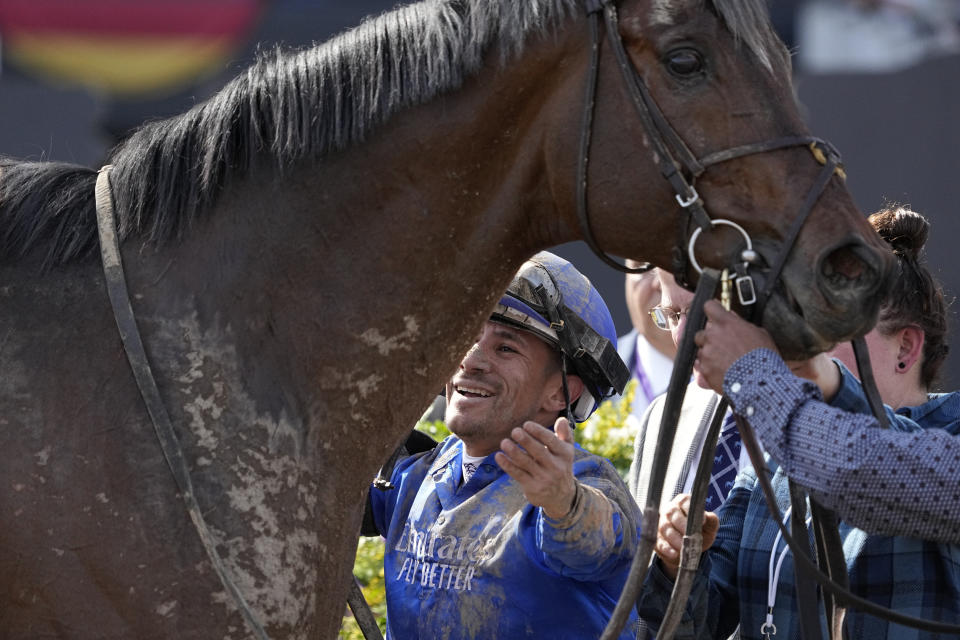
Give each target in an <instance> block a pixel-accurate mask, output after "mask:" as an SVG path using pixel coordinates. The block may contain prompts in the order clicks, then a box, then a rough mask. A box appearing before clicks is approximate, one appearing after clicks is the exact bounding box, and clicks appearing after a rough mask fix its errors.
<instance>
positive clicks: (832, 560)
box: [577, 0, 960, 640]
mask: <svg viewBox="0 0 960 640" xmlns="http://www.w3.org/2000/svg"><path fill="white" fill-rule="evenodd" d="M586 4H587V14H588V21H589V23H590V45H591V54H590V69H589V72H588V76H587V83H586V95H585V100H584V110H583V118H582V122H581V137H580V149H579V156H578V162H577V215H578V218H579V222H580V228H581V231H582V233H583V236H584V239H585V241H586V242H587V244H588V245H589V246H590V248H591V249H592V250H593V252H594V253H595V254H596V255H597V256H598V257H599V258H600V259H601V260H603V261H604V262H605V263H606V264H608V265H610V266H612V267H613V268H615V269H617V270H619V271H624V272H626V273H638V272H644V271H648V270H649V269H650V268H652V265H650V264H649V263H648V264H646V265H644V266H641V267H639V268H636V269H630V268H627V267H625V266H624V265H622V264H620V263H619V262H618V261H616V260H615V259H613V258H612V257H610V256H609V255H607V254H606V253H605V252H604V251H603V250H602V249H601V248H600V246H599V244H598V243H597V241H596V238H595V237H594V234H593V230H592V228H591V226H590V220H589V216H588V210H587V183H588V171H587V170H588V164H589V156H590V144H591V135H592V126H593V120H594V111H595V104H596V88H597V79H598V76H599V66H600V62H599V61H600V47H601V36H600V33H601V22H604V23H605V25H606V33H607V42H608V43H609V46H610V47H611V49H612V50H613V53H614V55H615V57H616V61H617V66H618V68H619V69H620V74H621V76H622V78H623V81H624V83H625V85H626V88H627V90H628V93H629V95H630V98H631V102H632V103H633V105H634V107H635V110H636V112H637V115H638V116H639V118H640V121H641V122H642V123H643V126H644V129H645V130H646V133H647V137H648V140H649V143H650V146H651V150H652V151H653V157H654V159H655V161H656V162H657V165H658V168H659V169H660V173H661V175H662V176H663V178H664V179H665V180H667V182H669V183H670V186H671V187H672V188H673V190H674V194H675V198H676V200H677V203H678V205H679V206H680V208H681V210H682V211H684V212H685V213H686V217H685V220H684V218H683V217H681V218H680V223H679V224H678V241H677V243H676V244H675V246H674V252H673V265H672V271H673V273H674V276H675V277H676V279H677V282H678V283H680V284H681V285H684V286H687V287H688V288H689V283H688V282H687V279H686V273H687V271H688V266H689V265H691V264H692V265H693V267H694V268H695V269H696V271H698V272H700V278H699V283H698V286H697V289H696V293H695V295H694V300H693V303H692V305H691V308H690V311H689V313H688V318H687V331H685V332H684V336H683V338H682V339H681V344H680V346H679V351H678V353H677V358H676V360H675V365H674V369H673V373H672V374H671V378H670V385H669V390H668V393H667V398H666V402H665V405H664V411H663V417H662V422H661V428H660V433H659V436H658V440H657V448H656V452H655V455H654V459H653V462H652V470H651V474H650V485H649V487H648V491H647V503H646V505H641V507H642V509H643V515H642V521H641V522H642V524H641V527H642V528H641V538H640V546H639V548H638V549H637V553H636V555H635V556H634V559H633V563H632V565H631V567H630V572H629V575H628V578H627V582H626V584H625V586H624V589H623V592H622V593H621V596H620V599H619V600H618V602H617V605H616V608H615V609H614V612H613V614H612V616H611V619H610V621H609V623H608V624H607V627H606V629H605V630H604V632H603V634H602V635H601V636H600V638H601V640H615V639H616V638H618V637H619V634H620V631H621V630H622V629H623V627H624V626H625V625H626V622H627V619H628V617H629V615H630V610H631V609H632V608H633V607H634V606H635V604H636V603H637V600H638V596H639V593H640V589H641V587H642V585H643V582H644V578H645V577H646V573H647V570H648V568H649V565H650V560H651V557H652V555H653V548H654V545H655V543H656V537H657V536H656V531H657V524H658V520H659V506H660V499H661V496H662V494H663V486H664V481H665V477H666V472H667V462H668V459H669V454H670V451H671V449H672V448H673V440H674V436H675V434H676V430H677V423H678V420H679V416H680V409H681V406H682V403H683V396H684V393H685V391H686V386H687V383H688V382H689V380H690V376H691V374H692V371H693V361H694V359H695V358H696V351H697V347H696V345H695V344H694V342H693V338H694V336H695V334H696V332H697V331H698V330H699V329H701V328H703V326H704V325H705V324H706V315H705V314H704V312H703V305H704V303H706V301H707V300H709V299H711V298H713V297H714V295H715V292H716V288H717V285H718V283H720V281H721V279H723V278H725V277H726V275H725V274H724V275H721V274H720V273H719V272H718V271H716V270H714V269H709V268H706V269H701V268H700V266H699V264H698V263H697V260H696V257H695V255H694V248H695V242H696V239H697V236H698V235H699V234H700V233H701V232H707V231H710V230H711V229H712V228H713V227H714V226H717V225H729V226H733V227H735V228H736V229H737V230H738V231H740V233H741V234H742V235H743V236H744V237H745V238H746V241H747V249H746V250H744V251H743V252H742V253H741V255H740V261H739V262H738V263H737V264H735V265H734V266H733V271H734V272H735V273H736V276H737V277H736V283H737V293H738V296H739V298H740V302H741V304H742V305H743V306H744V307H745V308H747V309H749V310H750V313H749V314H748V315H749V316H750V319H752V320H754V321H755V322H759V320H760V318H761V317H762V315H763V309H764V307H765V306H766V303H767V302H768V301H769V299H770V296H771V295H772V294H773V290H774V288H775V286H776V284H777V283H778V282H779V279H780V275H781V273H782V271H783V268H784V266H785V265H786V262H787V259H788V257H789V255H790V252H791V250H792V248H793V246H794V244H795V243H796V240H797V238H798V237H799V235H800V231H801V229H802V228H803V226H804V224H805V223H806V220H807V218H808V217H809V216H810V213H811V212H812V211H813V207H814V206H815V205H816V203H817V201H818V200H819V198H820V196H821V195H822V194H823V191H824V190H825V189H826V187H827V185H828V184H829V181H830V179H831V178H832V177H833V175H834V174H836V175H838V176H839V177H840V178H841V179H844V178H845V177H846V176H845V174H844V171H843V168H842V164H841V161H840V155H839V153H838V152H837V151H836V149H834V147H833V146H832V145H830V144H829V143H828V142H826V141H824V140H822V139H820V138H816V137H813V136H786V137H782V138H776V139H773V140H768V141H764V142H757V143H752V144H746V145H741V146H736V147H732V148H729V149H726V150H723V151H718V152H715V153H710V154H708V155H706V156H704V157H701V158H697V157H696V156H695V155H694V154H693V152H691V151H690V149H689V147H688V146H687V145H686V143H684V141H683V140H682V139H681V137H680V135H679V134H678V133H677V132H676V130H675V129H674V128H673V127H672V126H671V125H670V123H669V121H668V120H667V119H666V117H665V116H664V115H663V112H662V111H661V110H660V108H659V107H658V106H657V104H656V102H655V101H654V100H653V97H652V96H651V94H650V91H649V89H648V88H647V86H646V83H644V81H643V79H642V78H641V77H640V74H639V73H638V72H637V70H636V68H635V67H634V66H633V64H632V62H631V61H630V59H629V56H628V54H627V52H626V50H625V48H624V45H623V41H622V39H621V37H620V32H619V27H618V17H617V9H616V5H615V1H614V0H587V3H586ZM796 146H803V147H807V148H808V149H809V150H810V152H811V154H812V155H813V157H814V159H815V160H816V161H817V162H818V163H819V164H821V165H823V168H822V169H821V170H820V172H819V175H818V176H817V177H816V179H815V180H814V182H813V185H812V186H811V188H810V190H809V191H808V193H807V195H806V197H805V198H804V202H803V204H802V205H801V207H800V211H799V213H798V214H797V216H796V218H795V219H794V221H793V223H792V224H791V226H790V228H789V229H788V231H787V233H786V235H785V237H784V242H783V244H782V246H781V250H780V253H779V255H778V256H777V258H776V260H775V261H774V263H773V264H772V265H770V266H769V268H768V269H767V273H766V279H765V284H764V287H763V290H762V291H761V293H760V295H759V296H757V295H755V293H754V285H753V280H752V277H751V276H750V275H749V270H750V269H752V268H757V267H759V266H760V263H761V261H762V259H761V258H760V257H759V256H758V255H757V254H756V253H755V252H754V251H752V247H751V243H750V237H749V235H748V234H747V233H746V231H744V230H743V229H742V228H741V227H739V226H738V225H737V224H735V223H733V222H731V221H729V220H723V219H711V218H710V216H709V215H708V214H707V212H706V210H705V207H704V203H703V200H702V199H701V198H700V195H699V194H698V193H697V190H696V188H695V182H696V179H697V178H698V177H700V176H701V175H702V174H703V173H704V172H705V171H706V169H707V168H709V167H711V166H713V165H716V164H719V163H722V162H727V161H729V160H734V159H736V158H742V157H744V156H748V155H754V154H759V153H766V152H769V151H773V150H776V149H785V148H789V147H796ZM691 223H692V224H693V225H695V228H694V230H693V232H692V233H690V234H688V233H687V230H688V229H689V228H690V226H691ZM685 246H686V248H687V250H686V251H684V247H685ZM731 279H732V278H731ZM853 345H854V352H855V354H856V357H857V363H858V368H859V370H860V371H863V372H865V375H864V376H862V378H863V379H862V383H863V388H864V392H865V394H866V395H867V399H868V402H869V404H870V406H871V409H872V410H873V411H874V415H875V416H876V417H877V420H878V422H879V424H880V425H881V427H886V426H887V419H886V414H885V413H884V410H883V403H882V401H881V400H880V395H879V392H878V391H877V389H876V384H875V383H874V381H873V375H872V373H871V369H870V365H869V355H868V353H867V349H866V344H865V342H864V341H863V338H858V339H856V340H854V341H853ZM727 406H728V400H727V399H726V398H724V399H722V400H721V402H720V403H719V406H718V407H717V409H716V412H715V414H714V417H713V420H712V423H711V425H710V429H709V431H708V434H707V439H706V441H705V442H704V451H703V453H702V454H701V459H700V464H699V466H698V469H697V474H696V479H695V482H694V488H693V493H692V497H691V505H692V506H691V509H690V513H689V514H688V521H687V531H686V532H685V536H684V541H683V546H682V549H681V553H680V558H681V560H680V571H679V573H678V577H677V580H676V581H675V583H674V591H673V593H672V595H671V600H670V603H669V605H668V607H667V611H666V612H665V615H664V620H663V623H662V624H661V627H660V630H659V632H658V634H657V638H670V637H672V635H673V633H674V632H675V630H676V627H677V625H678V624H679V621H680V617H681V616H682V614H683V609H684V607H685V604H686V601H687V599H688V597H689V594H690V589H691V587H692V584H693V577H694V575H695V573H696V569H697V565H698V563H699V560H700V555H701V553H702V547H703V544H702V542H703V541H702V536H701V533H700V529H701V526H702V523H703V516H704V509H705V497H706V487H707V484H708V482H709V478H710V467H711V465H710V462H711V461H712V459H713V452H714V450H715V449H716V446H717V436H718V434H719V431H720V426H721V423H722V419H723V416H724V414H725V412H726V408H727ZM736 421H737V426H738V428H739V429H740V434H741V438H742V440H743V441H744V446H746V447H747V453H748V455H749V457H750V461H751V463H752V465H753V466H754V468H755V469H756V470H757V477H758V482H759V484H760V487H761V490H762V491H763V493H764V496H765V498H766V501H767V504H768V508H769V509H770V512H771V513H772V514H773V513H779V508H778V506H777V503H776V499H775V497H774V493H773V488H772V486H771V484H770V477H772V473H771V472H770V470H769V468H768V467H767V466H766V464H765V462H764V460H763V453H762V449H761V448H760V445H759V442H758V441H757V439H756V435H755V434H754V432H753V430H752V428H751V427H750V425H749V424H748V422H747V421H746V420H745V419H744V418H742V417H741V416H737V417H736ZM790 493H791V498H792V502H793V503H794V504H795V506H794V508H793V514H794V522H793V523H792V529H793V530H794V531H806V527H805V525H803V514H804V513H805V512H806V505H805V504H804V502H805V495H804V494H803V492H802V490H801V489H800V488H799V487H797V486H796V485H794V484H793V482H792V481H791V482H790ZM810 505H811V513H812V519H813V529H814V534H815V541H816V545H817V555H818V557H819V558H820V562H821V563H822V564H824V565H825V567H826V573H824V572H823V571H821V569H820V568H819V567H818V566H817V564H816V563H815V562H814V560H813V559H812V557H811V556H812V554H811V551H810V549H809V544H808V543H807V539H806V536H803V539H802V540H801V541H798V540H796V539H795V538H794V537H793V536H791V535H790V533H789V531H788V530H787V528H786V525H784V524H783V522H782V521H781V519H780V518H776V517H774V518H773V519H774V520H775V521H776V522H777V524H778V526H779V527H780V530H781V532H782V535H783V538H784V540H785V542H786V543H787V545H788V546H789V547H790V549H791V550H792V551H793V554H794V558H795V567H796V574H797V583H798V589H797V597H798V609H799V612H800V622H801V624H800V626H801V634H802V637H804V638H820V637H821V635H820V633H821V630H820V623H819V615H818V613H817V611H816V607H817V596H816V583H819V584H820V585H821V586H822V587H823V589H824V593H825V598H824V606H825V607H826V609H827V616H828V619H829V620H830V627H829V630H830V637H831V638H837V639H838V638H841V637H842V626H843V618H844V614H845V608H844V605H848V606H853V607H855V608H857V609H858V610H861V611H865V612H867V613H870V614H872V615H875V616H878V617H881V618H884V619H886V620H889V621H891V622H896V623H899V624H903V625H906V626H910V627H914V628H918V629H925V630H929V631H934V632H953V633H957V632H958V631H960V626H958V625H951V624H946V623H939V622H933V621H928V620H923V619H921V618H916V617H913V616H908V615H905V614H901V613H898V612H896V611H893V610H891V609H887V608H885V607H881V606H880V605H877V604H875V603H873V602H871V601H869V600H865V599H864V598H861V597H859V596H857V595H855V594H853V593H852V592H850V591H849V589H848V586H849V585H848V581H847V574H846V571H847V569H846V563H845V560H844V557H843V548H842V544H841V541H840V536H839V531H838V530H837V517H836V515H835V514H834V513H833V512H831V511H829V510H827V509H825V508H823V507H822V506H820V505H819V504H818V503H817V502H816V501H815V500H814V499H812V498H810ZM798 518H799V528H798V521H797V519H798Z"/></svg>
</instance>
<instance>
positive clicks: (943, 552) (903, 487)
mask: <svg viewBox="0 0 960 640" xmlns="http://www.w3.org/2000/svg"><path fill="white" fill-rule="evenodd" d="M841 370H842V377H843V379H842V385H841V389H840V391H839V392H838V393H837V395H836V396H835V397H834V398H833V400H832V402H831V404H830V405H827V404H825V403H823V401H822V399H821V396H820V392H819V389H817V388H816V387H815V386H814V385H813V384H812V383H810V382H808V381H805V380H801V379H799V378H797V377H795V376H794V375H793V374H792V373H791V372H790V370H789V369H788V368H787V367H786V366H785V365H784V363H783V361H782V360H781V359H780V357H779V356H778V355H777V354H775V353H773V352H772V351H766V350H757V351H753V352H751V353H750V354H747V356H744V357H742V358H741V359H740V360H738V361H737V362H736V363H735V364H734V366H733V367H731V368H730V370H729V371H728V372H727V375H726V378H725V385H724V386H725V391H726V393H727V394H728V396H729V397H730V398H731V400H732V402H733V403H735V404H734V409H735V411H736V412H737V413H740V414H748V413H749V414H752V415H750V416H749V420H750V423H751V425H752V426H753V427H754V429H755V430H756V431H757V434H758V436H759V437H760V439H761V441H762V442H763V443H764V445H765V446H766V447H767V448H768V450H769V451H770V452H771V454H772V455H773V456H774V457H775V456H776V455H777V453H776V451H775V450H774V449H773V448H772V447H771V446H770V445H771V443H774V442H776V443H778V444H782V442H783V441H784V440H790V439H793V438H800V439H801V440H802V442H803V443H804V446H803V447H802V449H801V450H796V451H794V452H793V453H792V460H793V464H794V467H796V465H797V464H803V465H807V464H810V463H811V462H812V463H814V464H815V465H816V466H815V467H811V468H809V469H808V471H807V472H808V474H810V475H813V474H814V472H817V471H818V472H819V474H820V475H821V476H824V477H827V478H833V480H828V482H839V483H841V484H840V485H839V486H834V487H830V486H827V487H825V488H826V489H827V490H830V489H832V493H835V494H855V493H862V492H863V491H865V487H863V486H861V482H864V481H866V482H868V483H877V486H876V487H867V489H869V490H871V491H874V490H877V489H880V484H879V483H885V488H883V489H881V490H882V491H884V492H885V493H886V494H887V495H889V496H895V495H898V494H901V495H905V496H906V495H907V493H908V492H910V491H914V492H916V491H918V490H920V489H921V486H920V485H921V482H922V481H921V482H918V481H916V480H915V474H914V473H912V472H911V468H910V466H909V464H908V461H907V460H905V459H904V458H903V457H901V458H900V460H898V459H897V456H898V455H900V454H898V453H897V452H896V451H892V450H889V449H888V448H887V446H886V444H879V441H877V442H875V443H874V445H873V446H878V447H881V451H882V453H884V454H886V455H881V456H880V457H881V458H886V457H887V455H889V456H890V460H889V461H888V463H887V464H886V466H885V467H884V470H883V471H882V473H881V472H879V471H878V472H876V473H871V472H869V471H864V470H863V469H861V470H860V471H858V472H855V473H852V474H850V475H849V476H848V477H847V478H846V479H841V478H843V476H844V473H843V472H842V470H841V471H840V472H839V473H838V469H837V467H838V466H839V467H845V466H849V465H851V464H852V459H853V458H854V457H863V453H864V450H863V449H861V448H860V447H861V442H862V441H861V437H860V436H861V435H863V433H864V432H863V429H862V427H863V425H868V424H869V423H870V422H871V421H873V420H874V419H873V417H872V416H871V415H864V414H862V413H851V412H857V411H869V409H868V408H867V405H866V401H865V398H864V396H863V393H862V390H861V389H860V385H859V383H858V382H857V380H856V379H855V378H854V377H853V376H852V375H851V374H850V372H849V371H847V370H846V369H843V368H842V369H841ZM958 399H960V396H958V394H948V395H947V396H942V395H937V396H932V397H931V400H930V401H929V402H927V403H925V404H923V405H921V406H919V407H912V408H908V409H903V410H901V411H899V412H898V413H897V414H894V413H893V412H892V411H888V417H889V418H890V419H891V429H890V430H885V431H881V430H879V429H878V428H877V427H876V426H875V424H874V426H873V428H872V429H870V431H869V432H867V433H868V435H869V436H870V437H871V438H873V437H874V436H877V435H880V434H883V436H884V438H885V439H889V438H890V437H891V436H892V435H893V434H897V436H898V437H903V438H908V437H911V436H915V435H917V434H920V435H923V433H924V428H930V429H932V430H933V431H939V429H941V428H944V427H947V428H952V427H955V426H956V421H957V419H958V418H960V411H958V410H957V409H958V408H960V405H958V404H956V403H957V401H958ZM945 402H946V403H947V404H945ZM950 403H953V404H950ZM948 406H950V407H952V412H945V411H944V409H945V407H948ZM751 408H752V410H751ZM901 414H903V415H901ZM908 416H910V417H908ZM911 417H913V418H915V419H916V420H917V422H914V420H913V419H911ZM918 423H919V424H918ZM858 425H859V427H858ZM941 433H943V435H945V436H947V437H949V438H954V437H955V436H952V435H949V433H948V432H945V431H944V432H941ZM814 434H815V435H814ZM794 446H795V444H794ZM779 450H780V449H777V451H779ZM939 457H940V456H939V454H938V453H937V452H934V451H927V450H925V449H924V448H922V447H921V448H920V449H919V451H915V452H913V454H912V455H911V460H918V459H920V460H924V461H925V462H926V463H927V464H928V466H929V465H933V464H936V459H937V458H939ZM798 460H800V462H799V463H798ZM814 461H815V462H814ZM768 465H769V466H770V469H771V470H772V471H774V472H775V475H774V477H773V480H772V483H773V487H774V491H775V493H776V495H777V502H778V505H779V509H780V512H781V513H783V512H784V511H785V510H786V508H787V506H788V505H789V496H788V489H787V481H786V477H785V476H784V474H783V469H781V468H780V467H778V466H777V465H776V464H775V462H774V461H773V460H770V459H769V458H768ZM901 478H902V481H901ZM911 478H914V479H911ZM844 482H848V483H854V484H851V485H849V486H844V485H843V484H842V483H844ZM911 485H912V486H911ZM821 486H822V485H821ZM926 489H927V490H926V492H925V493H924V495H923V496H920V495H915V497H917V498H918V499H920V500H924V499H925V500H927V501H930V500H931V496H936V495H937V493H939V494H940V495H943V496H949V495H952V494H955V493H957V492H958V491H960V489H958V485H956V484H954V485H953V486H950V487H940V486H927V487H926ZM873 507H874V509H875V511H876V517H878V518H881V517H884V516H887V517H889V515H888V514H886V513H885V509H884V508H883V507H882V506H881V505H880V504H879V501H874V505H873ZM719 515H720V531H719V532H718V535H717V539H716V541H715V542H714V545H713V546H712V547H711V548H710V550H709V551H708V552H707V553H706V554H705V555H704V557H703V561H702V562H701V564H700V568H699V571H698V574H697V576H696V580H695V584H694V588H693V592H692V595H691V600H690V603H689V604H688V607H687V610H686V612H685V614H684V617H683V622H682V623H681V629H680V632H679V633H678V634H677V636H676V637H677V638H678V639H679V638H703V637H715V638H726V637H727V636H728V635H729V634H730V633H731V632H732V631H733V630H734V628H736V626H737V624H738V623H739V624H740V637H741V638H744V639H748V638H757V639H759V638H763V635H762V634H761V632H760V629H761V626H762V625H763V623H764V622H765V619H766V610H767V604H768V593H767V587H768V585H769V584H770V578H771V570H770V557H771V551H772V550H773V547H774V541H775V540H776V537H777V526H776V523H775V522H774V521H773V519H772V518H771V516H770V513H769V511H768V509H767V506H766V502H765V501H764V498H763V495H762V492H761V490H760V489H759V487H758V485H757V480H756V474H755V472H754V470H753V469H752V468H748V469H746V470H744V471H742V472H741V474H740V476H739V477H738V478H737V482H736V484H735V486H734V489H733V491H731V493H730V495H729V496H728V497H727V500H726V502H724V505H723V507H722V508H721V509H720V512H719ZM914 526H927V524H926V523H922V524H921V523H917V524H915V525H914ZM840 537H841V540H842V541H843V550H844V557H845V558H846V561H847V568H848V571H849V578H850V588H851V591H853V592H854V593H856V594H858V595H860V596H862V597H865V598H867V599H869V600H871V601H873V602H876V603H877V604H880V605H882V606H884V607H887V608H892V609H895V610H897V611H900V612H903V613H907V614H910V615H913V616H916V617H921V618H926V619H929V620H938V621H943V622H952V623H954V624H960V547H958V546H956V545H952V544H942V543H937V542H931V541H926V540H921V539H918V538H916V537H906V536H900V537H890V536H882V535H867V534H866V533H864V532H863V531H861V530H860V529H856V528H854V527H853V526H851V525H850V524H848V523H841V526H840ZM811 540H812V537H811ZM783 547H784V543H783V541H782V540H780V541H779V542H778V543H777V548H776V556H777V557H779V555H780V552H781V551H782V549H783ZM793 566H794V565H793V558H792V555H791V554H790V553H787V555H786V556H785V557H784V561H783V565H782V567H781V570H780V572H779V578H778V579H777V580H775V583H776V585H777V588H776V596H775V606H774V611H773V623H774V624H775V625H776V628H777V633H776V636H774V637H775V638H776V640H792V639H795V638H799V637H800V634H799V622H798V616H797V611H796V600H795V597H794V582H795V577H794V568H793ZM671 587H672V583H671V582H670V581H669V579H667V578H666V576H665V575H664V574H663V573H662V571H660V569H659V565H658V563H655V566H654V567H653V568H651V572H650V576H649V578H648V589H646V590H645V592H646V593H647V596H646V597H645V600H644V601H643V602H642V609H643V616H644V618H648V616H649V618H650V620H649V621H650V622H655V621H656V620H658V619H659V615H662V614H659V615H658V614H657V613H656V612H657V611H661V610H662V606H663V604H664V603H665V602H666V599H668V598H669V594H670V591H669V589H670V588H671ZM822 622H823V627H824V629H823V633H824V637H827V636H826V626H825V621H823V620H822ZM846 628H847V632H848V634H849V636H848V637H850V638H852V639H862V640H875V639H876V640H883V639H888V640H915V639H918V638H925V639H931V640H932V639H933V638H939V637H945V636H942V635H936V634H930V633H923V632H919V631H916V630H914V629H909V628H907V627H903V626H900V625H894V624H890V623H887V622H885V621H883V620H880V619H879V618H876V617H873V616H869V615H865V614H862V613H860V612H858V611H856V610H854V609H849V610H848V611H847V618H846Z"/></svg>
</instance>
